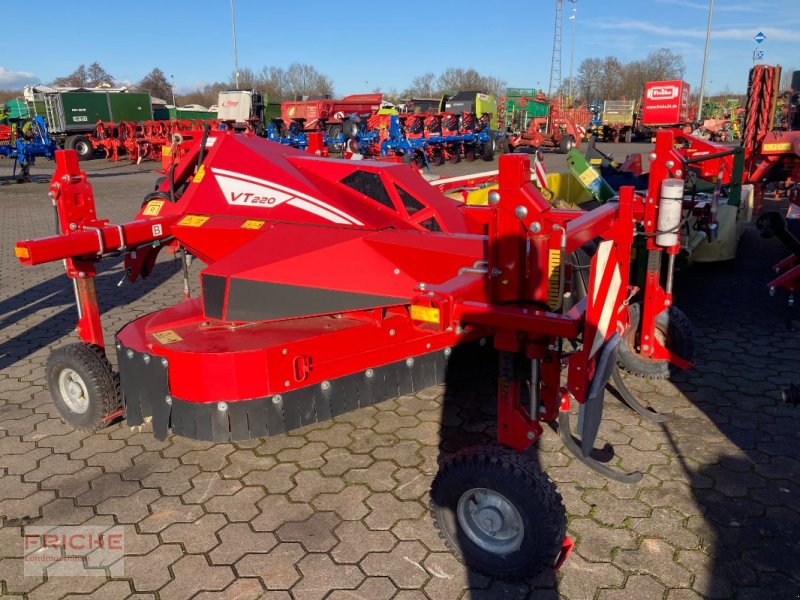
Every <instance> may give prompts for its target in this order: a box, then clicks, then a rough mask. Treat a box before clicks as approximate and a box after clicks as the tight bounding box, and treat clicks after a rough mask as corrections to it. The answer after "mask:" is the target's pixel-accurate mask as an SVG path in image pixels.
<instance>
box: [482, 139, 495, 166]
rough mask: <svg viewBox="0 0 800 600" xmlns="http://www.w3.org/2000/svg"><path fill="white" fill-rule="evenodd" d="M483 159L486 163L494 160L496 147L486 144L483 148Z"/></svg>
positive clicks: (489, 143) (490, 143)
mask: <svg viewBox="0 0 800 600" xmlns="http://www.w3.org/2000/svg"><path fill="white" fill-rule="evenodd" d="M481 158H482V159H483V160H485V161H486V162H489V161H492V160H494V145H493V143H492V142H486V143H485V144H484V145H483V147H482V148H481Z"/></svg>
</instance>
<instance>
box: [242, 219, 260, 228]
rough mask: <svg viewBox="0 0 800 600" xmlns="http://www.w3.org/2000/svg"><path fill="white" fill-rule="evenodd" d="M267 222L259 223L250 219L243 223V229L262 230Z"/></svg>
mask: <svg viewBox="0 0 800 600" xmlns="http://www.w3.org/2000/svg"><path fill="white" fill-rule="evenodd" d="M265 222H266V221H258V220H256V219H249V220H247V221H245V222H244V223H242V229H261V228H262V227H263V226H264V223H265Z"/></svg>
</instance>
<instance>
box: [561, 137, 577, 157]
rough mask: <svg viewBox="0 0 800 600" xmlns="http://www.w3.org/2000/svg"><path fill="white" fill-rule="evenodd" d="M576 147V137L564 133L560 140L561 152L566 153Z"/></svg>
mask: <svg viewBox="0 0 800 600" xmlns="http://www.w3.org/2000/svg"><path fill="white" fill-rule="evenodd" d="M574 147H575V138H573V137H572V136H571V135H562V136H561V140H559V142H558V151H559V152H560V153H561V154H566V153H567V152H569V151H570V150H572V149H573V148H574Z"/></svg>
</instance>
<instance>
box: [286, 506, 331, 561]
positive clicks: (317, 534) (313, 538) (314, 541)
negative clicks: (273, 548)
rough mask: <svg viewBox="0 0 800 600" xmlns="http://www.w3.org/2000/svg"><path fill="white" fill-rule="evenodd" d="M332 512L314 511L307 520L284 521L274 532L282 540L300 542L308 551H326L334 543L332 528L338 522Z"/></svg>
mask: <svg viewBox="0 0 800 600" xmlns="http://www.w3.org/2000/svg"><path fill="white" fill-rule="evenodd" d="M340 522H341V521H340V519H339V517H337V516H336V515H335V514H334V513H329V512H320V513H316V514H314V515H313V516H311V518H309V519H308V520H307V521H300V522H294V523H286V524H284V525H282V526H281V527H280V528H279V529H278V530H277V531H276V532H275V533H276V535H277V536H278V539H280V540H281V541H282V542H300V543H301V544H302V545H303V547H304V548H305V549H306V550H307V551H309V552H327V551H328V550H330V549H331V548H333V547H334V546H335V545H336V542H337V540H336V537H335V536H334V535H333V530H334V529H335V528H336V526H337V525H338V524H339V523H340Z"/></svg>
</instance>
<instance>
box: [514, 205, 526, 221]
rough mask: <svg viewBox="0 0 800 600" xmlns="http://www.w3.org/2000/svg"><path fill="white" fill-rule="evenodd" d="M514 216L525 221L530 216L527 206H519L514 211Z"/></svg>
mask: <svg viewBox="0 0 800 600" xmlns="http://www.w3.org/2000/svg"><path fill="white" fill-rule="evenodd" d="M514 214H515V215H516V216H517V218H518V219H524V218H525V217H527V216H528V209H527V207H525V206H518V207H517V208H515V209H514Z"/></svg>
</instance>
